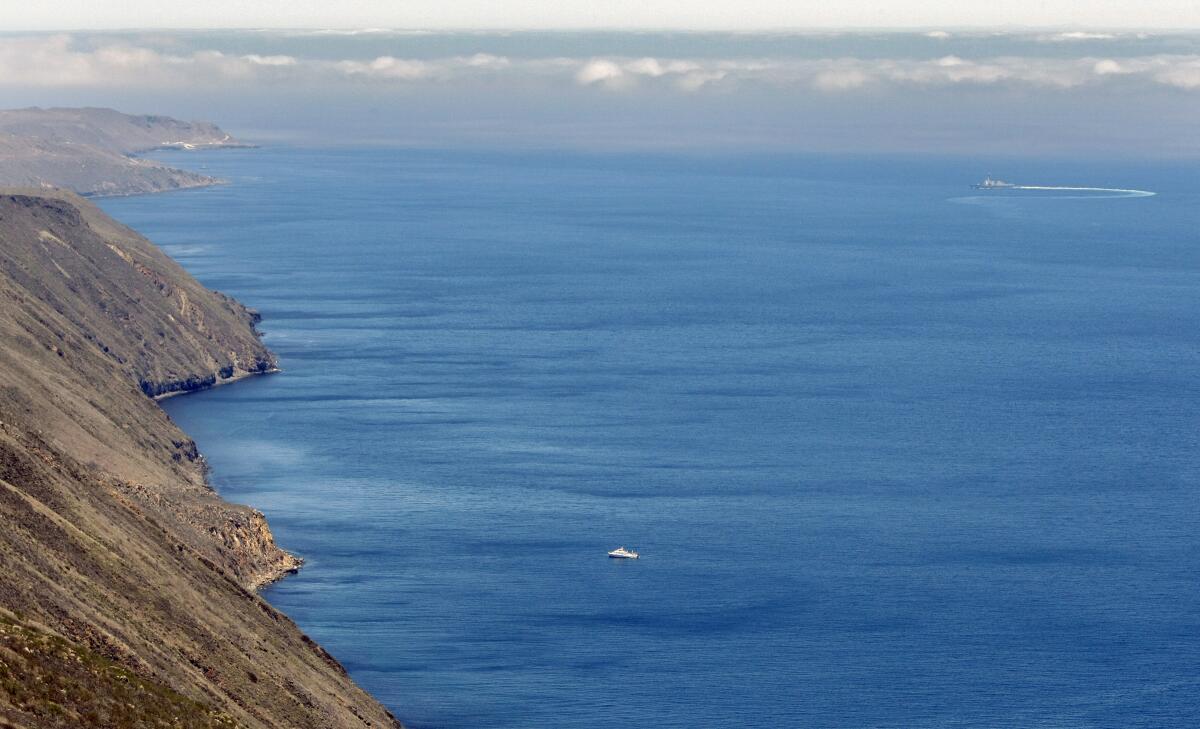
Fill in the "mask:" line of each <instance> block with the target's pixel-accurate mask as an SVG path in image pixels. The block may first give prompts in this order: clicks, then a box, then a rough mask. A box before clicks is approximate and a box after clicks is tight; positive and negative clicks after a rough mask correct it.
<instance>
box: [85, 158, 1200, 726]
mask: <svg viewBox="0 0 1200 729" xmlns="http://www.w3.org/2000/svg"><path fill="white" fill-rule="evenodd" d="M170 160H171V161H173V162H177V163H179V164H184V165H189V166H191V167H192V168H199V167H201V166H203V167H204V168H205V171H207V172H208V173H210V174H216V175H220V176H223V177H226V178H228V179H230V180H231V181H232V182H233V184H231V185H229V186H225V187H218V188H211V189H206V190H198V191H189V192H182V193H175V194H170V195H161V196H154V197H144V198H131V199H121V200H106V201H103V203H102V204H103V206H104V207H105V208H106V209H107V210H109V211H110V212H112V213H113V214H115V215H116V216H117V217H118V218H120V219H121V220H123V221H125V222H126V223H129V224H130V225H132V226H133V227H135V228H137V229H138V230H140V231H142V232H144V233H145V234H147V235H148V236H149V237H151V238H152V239H153V240H155V241H156V242H158V243H159V244H161V245H163V246H164V247H165V248H166V250H167V251H168V252H169V253H170V254H171V255H173V256H174V257H175V258H176V259H178V260H179V261H181V262H182V263H183V264H184V265H185V266H186V267H187V268H188V269H189V270H190V271H191V272H193V273H194V274H195V275H196V276H197V277H199V278H200V279H201V280H202V281H203V282H204V283H205V284H207V285H209V286H210V287H213V288H217V289H220V290H223V291H226V292H228V293H230V294H233V295H235V296H237V297H238V298H239V299H241V300H242V301H244V302H246V303H247V304H249V305H251V306H254V307H257V308H259V309H260V310H261V311H262V313H263V316H264V322H263V325H262V328H263V330H264V331H265V332H266V341H267V343H268V344H269V345H270V346H271V347H272V348H273V349H274V350H275V351H276V352H277V353H278V354H279V356H280V358H281V360H282V365H283V367H284V369H285V372H284V373H283V374H281V375H275V376H271V377H264V378H257V379H254V380H250V381H246V382H244V383H240V384H238V385H236V386H233V387H228V388H222V389H218V390H214V391H211V392H208V393H204V394H199V395H194V396H189V397H186V398H180V399H175V400H170V401H168V402H167V403H165V406H166V407H167V409H168V411H169V412H170V413H171V415H172V416H173V417H174V418H175V419H176V420H177V421H179V422H180V424H181V425H182V426H183V427H184V428H185V429H186V430H187V431H188V432H189V433H191V434H192V435H193V436H194V437H195V438H196V440H197V441H198V443H199V445H200V447H201V450H202V451H203V452H204V453H205V454H206V455H207V456H208V458H209V460H210V462H211V464H212V467H213V481H214V484H215V485H216V487H217V488H218V489H219V490H220V492H221V493H222V494H223V495H224V496H226V497H227V498H229V499H232V500H235V501H240V502H244V503H248V504H252V505H254V506H256V507H259V508H261V509H262V510H263V511H265V512H266V513H267V515H268V517H269V518H270V520H271V524H272V525H273V527H274V529H275V532H276V535H277V537H278V539H279V541H280V542H281V543H282V544H283V545H284V546H285V547H287V548H288V549H291V550H294V551H296V552H297V553H299V554H301V555H303V556H304V557H305V558H306V559H307V560H308V564H307V567H306V568H305V569H304V571H303V572H302V573H301V574H300V575H299V576H297V577H294V578H290V579H288V580H286V581H284V582H282V583H279V584H278V585H276V586H274V587H272V588H270V589H269V590H267V592H266V597H267V599H269V600H270V601H271V602H272V603H273V604H274V605H276V606H278V607H279V608H281V609H282V610H284V611H285V612H287V613H288V614H289V615H291V616H293V617H294V618H295V619H296V620H297V622H298V623H299V624H300V625H301V626H302V627H303V629H304V630H305V631H307V632H309V633H310V634H311V635H313V636H314V637H315V638H316V639H318V640H319V641H320V642H321V643H323V644H325V645H326V646H327V647H328V648H329V649H330V650H331V651H332V652H333V653H334V654H335V655H336V656H338V658H340V659H341V660H342V661H343V662H344V663H345V664H346V666H347V667H348V668H349V670H350V672H351V673H352V674H353V676H354V677H355V678H356V679H357V680H358V681H359V682H360V683H361V684H362V685H363V686H364V687H366V688H367V689H368V690H370V691H371V692H373V693H374V694H375V695H376V696H378V697H379V698H380V699H381V700H382V701H383V702H385V703H386V704H387V705H388V706H389V707H390V708H392V710H393V711H394V712H395V713H396V714H397V715H399V716H400V717H401V718H402V719H403V720H404V721H405V722H406V723H408V724H409V725H410V726H412V727H417V728H419V727H480V726H491V727H567V728H579V729H584V728H587V729H593V728H594V729H599V728H600V727H604V728H606V729H607V728H609V727H695V726H714V725H726V726H763V727H995V726H1025V727H1094V726H1113V727H1118V726H1119V727H1135V726H1143V727H1162V726H1177V727H1184V726H1195V725H1196V724H1197V723H1200V589H1198V585H1197V580H1198V579H1200V577H1198V575H1200V509H1198V508H1197V507H1200V491H1198V487H1200V451H1198V450H1197V445H1198V443H1197V441H1198V440H1200V435H1198V434H1200V385H1198V383H1200V248H1198V244H1200V235H1198V233H1197V231H1200V212H1198V211H1200V195H1198V194H1197V193H1198V191H1200V176H1198V175H1197V174H1196V173H1195V172H1194V171H1192V170H1190V169H1188V168H1185V167H1183V166H1178V167H1176V166H1171V165H1159V166H1153V165H1142V166H1136V167H1135V166H1130V165H1125V166H1122V167H1109V166H1102V165H1098V164H1097V165H1090V166H1083V165H1075V166H1063V165H1055V166H1052V165H1048V164H1047V165H1043V166H1040V167H1039V166H1037V165H1033V164H1031V163H1028V162H1025V163H1021V165H1020V166H1019V167H1017V168H1016V169H1013V167H1014V163H1010V164H1009V166H1008V167H998V166H993V165H995V164H996V163H995V162H994V161H989V162H979V161H945V160H943V161H938V160H932V161H930V160H925V161H916V160H908V161H905V160H891V161H888V160H866V159H857V160H855V159H823V158H778V159H751V158H744V159H705V160H685V159H656V158H634V157H588V156H570V155H549V154H547V155H515V154H511V155H505V154H485V153H473V154H464V153H457V154H451V153H438V152H413V151H403V150H305V149H259V150H243V151H233V150H231V151H225V152H205V153H198V154H194V155H190V156H179V155H171V156H170ZM985 164H986V165H988V166H986V167H985V166H984V165H985ZM987 171H995V172H996V173H997V174H999V173H1001V172H1004V174H1003V175H1002V176H1004V177H1013V178H1016V179H1018V181H1021V182H1026V183H1029V184H1076V185H1085V186H1105V187H1107V186H1111V187H1123V188H1124V187H1136V188H1142V189H1148V190H1155V191H1157V192H1158V193H1159V194H1158V195H1157V196H1155V197H1146V198H1137V199H1128V198H1126V199H1113V198H1104V197H1103V196H1100V195H1097V196H1093V197H1089V198H1088V199H1074V198H1073V197H1069V196H1066V195H1056V194H1054V193H1039V194H1036V195H1012V194H999V195H992V196H972V194H971V191H970V190H969V189H967V184H968V183H969V182H972V181H974V180H975V179H977V178H979V177H981V176H982V173H983V172H987ZM1076 197H1077V196H1076ZM620 544H625V545H628V546H631V547H635V548H638V549H640V550H641V552H642V554H643V559H641V560H640V561H638V562H627V563H623V562H617V561H613V560H608V559H606V558H605V556H604V555H605V552H606V551H607V550H609V549H612V548H614V547H616V546H618V545H620Z"/></svg>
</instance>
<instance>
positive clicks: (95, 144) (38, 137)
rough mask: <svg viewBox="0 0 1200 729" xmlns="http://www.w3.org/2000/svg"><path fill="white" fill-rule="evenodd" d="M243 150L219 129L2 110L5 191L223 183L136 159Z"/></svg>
mask: <svg viewBox="0 0 1200 729" xmlns="http://www.w3.org/2000/svg"><path fill="white" fill-rule="evenodd" d="M240 146H245V145H243V144H242V143H240V142H238V141H237V140H236V139H234V138H233V137H232V136H230V135H229V134H226V133H225V132H224V131H222V130H221V129H220V128H219V127H217V126H216V125H214V124H209V123H206V122H184V121H179V120H177V119H172V118H170V117H165V116H133V115H129V114H122V113H120V112H117V111H113V110H112V109H38V108H31V109H13V110H8V111H2V110H0V184H3V185H12V186H22V187H38V188H40V187H65V188H68V189H71V190H75V191H76V192H78V193H80V194H84V195H133V194H138V193H145V192H162V191H165V190H176V189H180V188H186V187H200V186H204V185H213V184H216V183H218V182H220V180H217V179H216V178H213V177H209V176H207V175H201V174H196V173H194V172H188V171H186V170H180V169H176V168H174V167H170V166H168V165H164V164H161V163H158V162H153V161H150V160H146V159H139V158H137V157H133V156H131V155H135V154H137V153H139V152H146V151H149V150H152V149H161V148H180V149H199V148H211V147H240Z"/></svg>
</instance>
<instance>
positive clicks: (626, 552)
mask: <svg viewBox="0 0 1200 729" xmlns="http://www.w3.org/2000/svg"><path fill="white" fill-rule="evenodd" d="M608 556H609V557H612V558H613V559H637V558H638V553H637V552H635V551H633V550H632V549H625V548H624V547H617V548H616V549H614V550H613V551H611V552H609V553H608Z"/></svg>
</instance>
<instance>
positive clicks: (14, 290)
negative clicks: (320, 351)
mask: <svg viewBox="0 0 1200 729" xmlns="http://www.w3.org/2000/svg"><path fill="white" fill-rule="evenodd" d="M0 312H2V316H0V520H2V523H3V526H4V528H3V529H0V727H4V726H8V725H11V726H17V727H43V726H45V727H81V726H96V727H118V726H119V727H125V726H129V727H137V726H147V727H149V726H245V727H366V726H372V727H381V726H393V725H395V723H394V719H392V717H391V716H390V714H388V713H387V712H386V711H385V710H384V709H383V708H382V707H381V706H379V705H378V704H377V703H376V702H375V701H374V700H373V699H371V697H370V696H368V695H367V694H365V693H364V692H363V691H362V690H361V689H359V688H358V687H357V686H355V685H354V683H353V682H352V681H351V680H350V679H349V678H348V676H347V675H346V674H345V672H344V670H343V669H342V668H341V666H340V665H339V664H338V663H337V662H336V661H335V660H334V659H333V658H332V657H330V656H329V655H328V654H327V653H326V652H325V651H324V650H322V649H321V648H320V647H319V646H317V645H316V644H314V643H313V642H312V641H311V640H310V639H308V638H307V637H306V636H304V635H303V634H302V633H301V632H300V631H299V630H298V629H297V628H296V626H295V625H294V624H293V623H292V622H291V621H290V620H288V618H286V617H285V616H283V615H282V614H280V613H279V612H277V611H276V610H274V609H273V608H271V607H270V606H269V605H267V604H266V603H265V602H263V601H262V600H261V599H260V598H258V597H256V596H255V595H254V594H253V593H252V592H250V590H252V589H253V588H254V587H256V586H258V585H260V584H262V583H263V582H265V581H268V580H271V579H275V578H276V577H278V576H280V575H281V574H284V573H286V572H287V571H289V570H294V569H295V568H296V566H297V564H298V563H297V561H296V560H295V559H294V558H293V557H291V556H290V555H288V554H287V553H285V552H283V551H282V550H280V549H279V548H278V547H277V546H276V545H275V543H274V540H273V539H272V537H271V533H270V530H269V529H268V527H267V524H266V522H265V520H264V519H263V516H262V515H261V514H260V513H258V512H257V511H254V510H253V509H250V508H248V507H244V506H237V505H233V504H228V503H225V502H223V501H221V500H220V498H219V497H217V495H216V494H215V493H213V491H212V490H211V489H210V488H209V487H208V485H207V483H206V481H205V478H204V465H203V460H202V458H200V456H199V455H198V454H197V452H196V448H195V445H194V444H193V442H192V441H191V440H190V439H189V438H188V437H187V435H185V434H184V433H183V432H182V431H180V430H179V428H177V427H176V426H175V425H174V423H172V422H171V420H170V419H169V418H168V417H167V416H166V414H165V413H164V412H163V411H162V410H161V409H160V408H159V407H158V406H157V404H156V403H155V402H154V401H153V400H152V399H151V397H149V395H151V394H158V393H164V392H172V391H178V390H181V389H191V388H195V387H202V386H206V385H208V384H211V383H218V382H221V381H223V380H228V379H231V378H233V377H236V376H238V375H241V374H246V373H254V372H264V371H268V370H271V369H272V368H273V367H274V358H273V356H272V355H271V353H270V352H268V351H267V350H266V349H265V348H264V347H263V345H262V344H261V342H260V341H259V339H258V337H257V335H256V334H255V332H254V331H253V328H252V327H253V323H254V322H255V321H256V316H255V314H254V313H253V312H251V311H249V310H247V309H246V308H245V307H243V306H242V305H240V304H238V303H237V302H236V301H234V300H232V299H230V298H228V297H226V296H223V295H221V294H217V293H214V292H211V291H208V290H206V289H204V288H203V287H202V286H200V285H199V284H198V283H197V282H196V281H195V280H193V279H192V278H191V277H190V276H188V275H187V274H186V273H185V272H184V271H183V270H182V269H181V268H180V267H179V266H178V265H176V264H175V263H174V262H173V261H171V260H170V259H169V258H168V257H166V256H165V255H164V254H162V253H161V252H160V251H158V249H156V248H155V247H154V246H153V245H152V244H151V243H150V242H149V241H147V240H145V239H144V238H142V237H141V236H139V235H137V234H136V233H134V232H133V231H131V230H129V229H128V228H126V227H124V226H122V225H120V224H119V223H116V222H115V221H113V220H111V219H110V218H108V217H107V216H105V215H104V214H103V213H102V212H100V211H99V210H98V209H96V208H95V207H93V206H91V205H90V204H89V203H87V202H86V201H84V200H83V199H81V198H79V197H77V196H75V195H72V194H69V193H57V192H56V193H43V192H39V191H29V192H24V193H15V192H12V191H9V192H8V193H5V194H0ZM172 716H174V717H179V716H183V717H185V719H186V720H185V719H179V720H178V721H177V722H175V723H171V717H172ZM6 722H7V724H6Z"/></svg>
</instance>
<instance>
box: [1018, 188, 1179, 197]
mask: <svg viewBox="0 0 1200 729" xmlns="http://www.w3.org/2000/svg"><path fill="white" fill-rule="evenodd" d="M1009 189H1010V190H1046V191H1050V192H1107V193H1114V194H1111V195H1056V196H1055V197H1070V198H1086V199H1089V200H1095V199H1111V198H1114V197H1153V196H1154V195H1157V194H1158V193H1157V192H1151V191H1149V190H1129V189H1125V188H1121V187H1060V186H1057V185H1013V186H1012V187H1011V188H1009Z"/></svg>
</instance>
